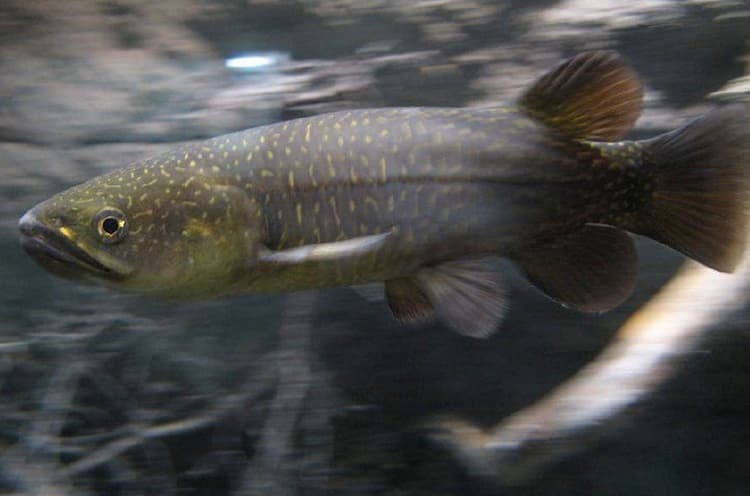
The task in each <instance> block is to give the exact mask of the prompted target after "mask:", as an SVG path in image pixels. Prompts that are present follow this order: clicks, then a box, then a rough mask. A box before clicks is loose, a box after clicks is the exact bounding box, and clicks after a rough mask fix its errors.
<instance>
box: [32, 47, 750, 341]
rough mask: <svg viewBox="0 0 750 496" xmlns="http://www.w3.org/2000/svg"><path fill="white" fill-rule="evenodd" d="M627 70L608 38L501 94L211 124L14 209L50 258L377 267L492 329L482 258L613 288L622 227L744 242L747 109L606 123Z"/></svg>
mask: <svg viewBox="0 0 750 496" xmlns="http://www.w3.org/2000/svg"><path fill="white" fill-rule="evenodd" d="M642 93H643V92H642V87H641V84H640V82H639V81H638V78H637V76H636V74H635V73H634V71H633V70H632V69H630V68H629V67H628V66H627V65H626V64H625V63H624V62H623V61H622V59H621V58H620V57H619V56H618V55H617V54H616V53H613V52H600V51H597V52H588V53H584V54H581V55H578V56H576V57H574V58H572V59H570V60H567V61H565V62H563V63H562V64H560V65H559V66H558V67H556V68H554V69H553V70H551V71H550V72H549V73H548V74H546V75H544V76H542V77H541V78H540V79H539V80H538V81H537V82H536V83H535V84H533V85H532V86H531V88H530V89H529V90H528V91H526V92H525V93H524V94H523V95H522V97H521V98H520V99H519V100H518V101H517V102H516V103H515V104H513V105H509V106H499V107H493V108H386V109H371V110H352V111H349V112H337V113H331V114H326V115H319V116H316V117H310V118H302V119H297V120H291V121H287V122H283V123H278V124H272V125H268V126H262V127H256V128H253V129H249V130H246V131H242V132H238V133H233V134H228V135H225V136H219V137H217V138H213V139H210V140H207V141H204V142H201V143H197V144H189V145H186V146H182V147H180V148H177V149H175V150H173V151H171V152H168V153H165V154H163V155H160V156H158V157H155V158H152V159H150V160H144V161H140V162H137V163H134V164H132V165H130V166H128V167H126V168H123V169H120V170H116V171H114V172H111V173H109V174H106V175H103V176H100V177H97V178H94V179H92V180H90V181H88V182H85V183H83V184H81V185H78V186H75V187H73V188H71V189H68V190H67V191H64V192H62V193H60V194H58V195H56V196H54V197H52V198H51V199H49V200H47V201H45V202H43V203H40V204H39V205H37V206H35V207H34V208H32V209H31V210H29V211H28V212H27V213H26V214H25V215H24V216H23V218H22V219H21V220H20V226H19V227H20V230H21V234H22V244H23V247H24V248H25V249H26V251H27V252H28V253H29V254H30V255H31V256H32V257H33V258H34V259H35V260H36V261H37V262H39V263H40V264H41V265H42V266H44V267H45V268H47V269H49V270H50V271H51V272H53V273H55V274H58V275H61V276H65V277H70V278H77V279H83V280H86V281H94V282H98V283H104V284H106V285H108V286H111V287H115V288H121V289H125V290H131V291H137V292H144V293H153V294H160V295H164V296H167V297H193V298H195V297H198V298H203V297H213V296H216V295H220V294H227V293H240V292H269V291H293V290H300V289H306V288H319V287H328V286H344V285H353V284H360V283H367V282H373V281H383V282H384V283H385V293H386V299H387V302H388V305H389V306H390V308H391V310H392V311H393V314H394V315H395V317H396V318H397V319H399V320H401V321H406V322H414V321H423V320H426V319H430V318H433V317H437V318H439V319H441V320H442V321H443V322H444V323H446V324H448V325H449V326H450V327H452V328H454V329H455V330H456V331H458V332H460V333H462V334H465V335H469V336H475V337H483V336H488V335H489V334H491V333H492V332H493V331H495V330H496V329H497V328H498V326H499V323H500V321H501V318H502V316H503V313H504V310H505V308H506V301H505V300H506V297H505V295H504V289H503V287H504V285H503V280H502V279H503V277H502V273H501V269H500V267H499V266H498V263H497V261H498V257H506V258H509V259H511V260H513V261H515V262H516V263H517V264H518V265H519V266H520V268H521V270H522V271H523V272H524V273H525V274H526V276H527V277H528V279H529V281H530V282H531V283H532V284H534V285H535V286H537V287H538V288H540V289H541V290H542V291H543V292H544V293H545V294H546V295H548V296H549V297H551V298H552V299H554V300H557V301H558V302H560V303H562V304H563V305H566V306H568V307H572V308H575V309H578V310H582V311H586V312H601V311H605V310H607V309H610V308H612V307H614V306H616V305H618V304H619V303H621V302H622V301H623V300H624V299H625V298H627V296H628V295H629V294H630V293H631V290H632V288H633V284H634V280H635V275H636V252H635V249H634V245H633V241H632V240H631V237H630V235H629V234H628V233H627V232H626V231H629V232H631V233H637V234H641V235H645V236H648V237H650V238H652V239H655V240H657V241H660V242H662V243H664V244H666V245H668V246H670V247H672V248H674V249H676V250H679V251H681V252H682V253H684V254H685V255H687V256H688V257H690V258H693V259H695V260H697V261H699V262H701V263H703V264H705V265H707V266H709V267H712V268H714V269H717V270H720V271H727V272H729V271H732V270H733V269H734V268H735V266H736V265H737V264H738V262H739V260H740V258H741V256H742V253H743V249H744V246H745V233H746V228H747V217H746V214H745V208H746V204H747V196H746V195H747V193H748V179H747V173H746V171H745V167H746V165H747V163H748V158H747V157H748V154H747V152H748V146H749V145H748V143H750V140H749V139H748V138H749V136H748V134H750V127H749V126H748V118H747V117H748V112H747V109H746V108H745V107H744V106H742V105H731V106H726V107H722V108H719V109H716V110H714V111H712V112H710V113H709V114H707V115H705V116H703V117H701V118H699V119H697V120H695V121H693V122H691V123H689V124H687V125H685V126H684V127H682V128H679V129H677V130H675V131H672V132H669V133H666V134H663V135H660V136H657V137H655V138H652V139H647V140H641V141H619V140H620V139H621V138H622V137H623V135H624V134H625V133H626V132H627V131H629V130H630V129H631V127H632V126H633V124H634V122H635V121H636V119H637V118H638V116H639V113H640V108H641V101H642Z"/></svg>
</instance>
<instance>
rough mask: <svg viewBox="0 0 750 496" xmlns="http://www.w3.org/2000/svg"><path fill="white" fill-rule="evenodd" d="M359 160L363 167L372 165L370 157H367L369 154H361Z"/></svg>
mask: <svg viewBox="0 0 750 496" xmlns="http://www.w3.org/2000/svg"><path fill="white" fill-rule="evenodd" d="M359 161H360V163H361V164H362V166H363V167H368V166H369V165H370V159H369V158H367V155H360V156H359Z"/></svg>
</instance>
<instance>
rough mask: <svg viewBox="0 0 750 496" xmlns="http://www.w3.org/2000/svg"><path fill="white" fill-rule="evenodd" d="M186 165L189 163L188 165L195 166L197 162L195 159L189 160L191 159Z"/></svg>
mask: <svg viewBox="0 0 750 496" xmlns="http://www.w3.org/2000/svg"><path fill="white" fill-rule="evenodd" d="M188 165H189V166H190V167H195V166H196V165H198V164H197V163H196V162H195V160H191V161H190V163H189V164H188Z"/></svg>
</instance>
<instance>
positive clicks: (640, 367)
mask: <svg viewBox="0 0 750 496" xmlns="http://www.w3.org/2000/svg"><path fill="white" fill-rule="evenodd" d="M748 290H750V261H749V260H745V262H744V263H743V264H742V266H741V267H740V269H739V270H738V271H737V274H735V275H727V274H722V273H719V272H716V271H714V270H711V269H707V268H705V267H702V266H700V265H698V264H695V263H692V262H691V263H688V264H686V265H685V267H684V268H683V269H682V270H681V271H680V273H679V274H678V275H676V276H675V277H674V278H673V279H672V280H671V281H670V282H669V283H668V284H667V285H666V286H665V287H664V288H663V289H662V290H661V291H660V292H659V294H657V295H656V296H655V297H654V298H652V299H651V300H650V301H649V302H648V303H647V304H646V305H645V306H644V307H642V308H641V309H640V310H638V311H637V312H636V313H635V314H634V315H633V316H631V317H630V319H629V320H628V321H627V322H626V323H625V325H623V326H622V328H621V329H620V330H619V331H618V334H617V336H616V338H615V340H614V341H613V343H612V344H610V345H609V346H608V347H607V348H606V349H605V350H604V351H603V352H602V353H601V355H600V356H599V358H597V359H596V360H595V361H594V362H592V363H590V364H589V365H588V366H586V367H585V368H584V369H582V370H581V371H580V372H579V373H578V374H576V375H575V376H574V377H573V378H572V379H570V380H569V381H567V382H566V383H564V384H562V385H561V386H559V387H558V388H557V389H556V390H554V391H553V392H552V393H550V394H548V395H547V396H545V397H544V398H542V399H541V400H540V401H538V402H537V403H535V404H533V405H531V406H529V407H528V408H525V409H523V410H521V411H519V412H517V413H515V414H513V415H512V416H510V417H508V418H507V419H505V420H503V421H502V422H500V423H499V424H498V425H497V426H496V427H494V428H492V429H490V430H487V431H483V430H481V429H480V428H478V427H476V426H474V425H471V424H469V423H466V422H464V421H462V420H460V419H444V420H440V421H437V422H436V423H435V424H433V425H431V427H432V428H434V429H435V435H434V437H435V439H436V440H437V441H438V442H441V443H445V445H447V446H448V447H449V448H450V449H451V450H452V451H453V452H454V453H455V454H456V455H458V457H459V458H460V459H461V460H462V461H463V462H465V463H466V465H467V466H468V467H469V468H470V470H472V471H473V472H475V473H477V474H482V475H490V476H494V477H498V478H500V479H501V480H503V481H504V482H510V483H521V482H524V481H526V480H528V479H529V478H531V477H533V476H534V475H536V474H538V473H539V471H540V470H541V469H542V468H544V467H545V466H547V465H548V464H550V463H553V462H555V461H559V460H560V459H562V458H563V457H565V456H567V455H569V454H571V453H572V452H575V451H578V450H580V449H583V448H585V447H586V445H587V444H590V443H591V442H592V441H594V440H595V439H596V438H597V437H598V435H600V434H601V432H602V431H603V430H605V429H606V427H607V426H608V425H612V423H613V422H614V421H616V420H617V419H618V418H620V417H622V416H623V414H625V413H626V412H629V411H630V407H632V406H633V405H635V404H636V403H638V402H640V401H642V400H643V399H644V398H645V397H646V396H647V395H648V394H649V393H652V392H653V391H654V390H656V389H657V388H658V387H659V386H660V385H661V384H663V383H664V382H665V381H666V380H667V379H668V378H670V377H671V376H673V375H674V373H675V371H676V367H675V366H676V365H677V364H679V362H680V360H681V359H683V358H684V356H685V354H686V353H689V352H690V351H691V350H693V349H694V348H695V346H696V344H697V343H698V342H699V341H700V340H701V339H702V338H703V337H704V336H705V335H706V334H707V333H708V332H709V331H710V330H712V329H714V328H715V327H716V325H717V324H719V323H720V322H723V321H724V320H725V319H726V318H727V316H728V315H730V314H731V313H732V312H735V311H737V310H739V309H741V308H742V306H743V305H744V304H745V303H746V302H747V300H748V296H749V295H748Z"/></svg>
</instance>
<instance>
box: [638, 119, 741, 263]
mask: <svg viewBox="0 0 750 496" xmlns="http://www.w3.org/2000/svg"><path fill="white" fill-rule="evenodd" d="M748 114H749V113H748V107H747V106H745V105H743V104H733V105H728V106H725V107H722V108H719V109H716V110H714V111H712V112H709V113H708V114H706V115H704V116H702V117H699V118H698V119H696V120H694V121H692V122H690V123H689V124H687V125H685V126H683V127H681V128H679V129H676V130H674V131H672V132H669V133H665V134H662V135H660V136H657V137H655V138H653V139H650V140H645V141H641V142H640V144H641V145H643V146H644V156H643V158H644V162H645V163H644V166H645V167H647V168H649V169H650V170H651V173H652V174H653V176H652V177H653V182H652V192H651V195H650V201H649V202H647V207H646V208H645V212H644V213H643V215H640V216H639V218H638V224H639V225H638V226H637V227H636V228H635V229H631V230H633V231H634V232H637V233H640V234H644V235H646V236H649V237H651V238H653V239H656V240H657V241H659V242H662V243H664V244H666V245H668V246H670V247H672V248H674V249H676V250H678V251H680V252H682V253H683V254H685V255H687V256H688V257H690V258H692V259H694V260H697V261H698V262H700V263H702V264H704V265H707V266H708V267H711V268H713V269H716V270H719V271H721V272H732V271H734V269H735V268H736V267H737V265H738V264H739V263H740V261H741V259H742V257H743V254H744V251H745V246H746V241H747V240H746V237H747V228H748V216H747V213H748V212H747V207H748V190H749V189H750V188H749V186H750V181H749V177H750V176H749V172H750V171H748V165H750V122H749V121H750V119H748Z"/></svg>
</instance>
